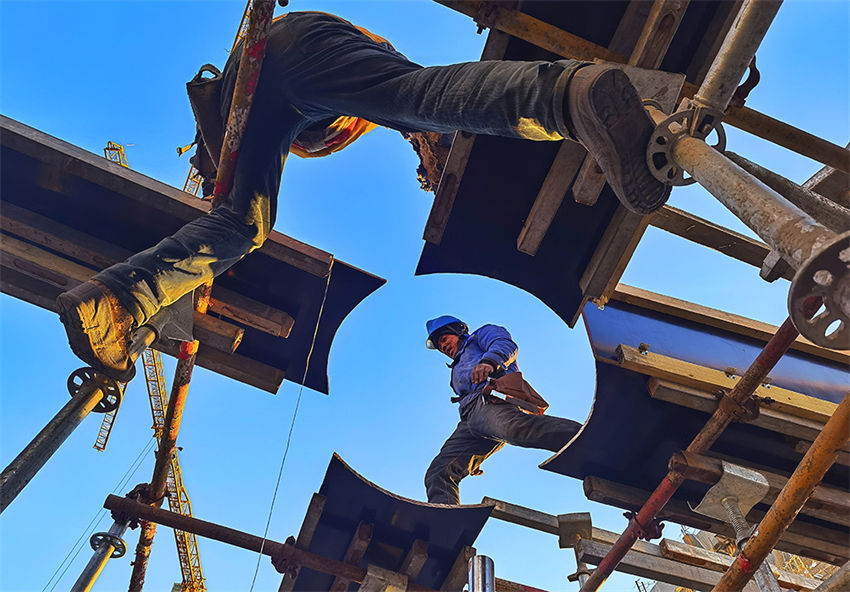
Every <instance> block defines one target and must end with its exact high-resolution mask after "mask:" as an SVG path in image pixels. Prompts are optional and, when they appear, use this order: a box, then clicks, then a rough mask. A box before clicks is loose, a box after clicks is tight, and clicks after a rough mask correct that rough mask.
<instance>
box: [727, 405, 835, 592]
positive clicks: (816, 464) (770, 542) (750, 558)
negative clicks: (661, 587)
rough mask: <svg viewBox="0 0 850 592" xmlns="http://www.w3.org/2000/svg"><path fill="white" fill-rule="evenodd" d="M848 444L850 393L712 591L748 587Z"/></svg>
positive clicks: (733, 591) (735, 590)
mask: <svg viewBox="0 0 850 592" xmlns="http://www.w3.org/2000/svg"><path fill="white" fill-rule="evenodd" d="M848 442H850V394H848V395H845V397H844V400H843V401H841V404H840V405H838V408H837V409H836V410H835V412H833V414H832V417H830V418H829V421H827V422H826V425H825V426H823V430H822V431H821V433H820V434H819V435H818V437H817V438H815V441H814V442H813V443H812V445H811V446H810V447H809V450H808V451H807V452H806V455H805V456H804V457H803V460H801V461H800V464H799V465H798V466H797V469H796V470H795V471H794V472H793V473H792V474H791V476H790V477H789V478H788V481H787V482H786V483H785V486H784V487H783V488H782V491H780V492H779V495H778V496H777V498H776V501H775V502H773V505H772V506H771V507H770V509H769V510H768V511H767V513H766V514H765V515H764V518H762V520H761V522H760V523H759V525H758V526H757V527H756V530H755V533H754V534H753V536H751V537H750V538H749V539H748V540H747V542H746V544H745V545H744V548H743V549H741V553H740V554H739V555H738V556H737V557H736V558H735V561H733V562H732V565H731V566H730V567H729V569H728V570H727V571H726V573H724V574H723V577H722V578H720V581H719V582H718V583H717V584H716V585H715V586H714V589H713V590H712V592H737V591H739V590H741V589H742V588H743V587H744V586H745V585H746V583H747V582H748V581H749V579H750V578H751V577H753V574H754V573H755V572H756V570H758V569H759V567H760V566H761V565H762V563H763V562H764V560H765V558H766V557H767V555H768V553H770V551H771V550H773V547H774V546H775V545H776V542H777V541H778V540H779V537H780V536H782V533H783V532H785V530H786V529H787V528H788V526H789V525H790V524H791V522H792V521H793V520H794V518H795V517H796V516H797V513H798V512H799V511H800V508H802V507H803V504H804V503H806V500H807V499H809V496H810V495H811V494H812V491H814V489H815V487H817V485H818V483H820V482H821V480H822V479H823V476H824V475H825V474H826V472H827V471H828V470H829V468H830V467H831V466H832V465H833V463H834V462H835V459H836V458H837V457H838V451H839V450H840V449H841V448H843V447H844V446H846V445H847V443H848Z"/></svg>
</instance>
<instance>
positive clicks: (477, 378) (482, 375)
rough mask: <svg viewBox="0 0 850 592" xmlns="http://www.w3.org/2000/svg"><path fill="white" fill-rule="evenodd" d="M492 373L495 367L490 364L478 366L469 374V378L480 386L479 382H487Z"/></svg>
mask: <svg viewBox="0 0 850 592" xmlns="http://www.w3.org/2000/svg"><path fill="white" fill-rule="evenodd" d="M492 373H493V366H491V365H490V364H478V365H477V366H475V368H473V369H472V372H470V373H469V377H470V378H471V379H472V382H473V383H474V384H478V383H479V382H484V381H485V380H487V377H488V376H490V374H492Z"/></svg>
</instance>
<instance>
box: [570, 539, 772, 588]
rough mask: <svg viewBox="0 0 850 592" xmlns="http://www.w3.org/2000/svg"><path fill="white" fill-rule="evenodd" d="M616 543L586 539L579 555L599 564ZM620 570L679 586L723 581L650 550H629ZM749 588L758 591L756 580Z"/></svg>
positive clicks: (705, 585) (715, 574)
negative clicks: (648, 551)
mask: <svg viewBox="0 0 850 592" xmlns="http://www.w3.org/2000/svg"><path fill="white" fill-rule="evenodd" d="M611 547H612V545H608V544H605V543H600V542H597V541H588V540H582V541H580V542H579V543H578V545H577V547H576V559H577V560H578V561H584V562H586V563H590V564H592V565H599V563H600V562H601V561H602V559H603V558H604V557H605V555H607V554H608V552H609V551H610V550H611ZM616 570H617V571H619V572H622V573H627V574H631V575H633V576H638V577H641V578H650V579H653V580H656V581H659V582H667V583H669V584H674V585H676V586H685V587H688V588H692V589H695V590H711V588H712V587H714V585H715V584H716V583H717V582H719V581H720V578H721V576H722V574H721V573H719V572H716V571H713V570H710V569H706V568H704V567H697V566H694V565H688V564H686V563H681V562H679V561H674V560H672V559H665V558H664V557H654V556H652V555H648V554H646V553H637V552H635V551H629V552H628V553H626V555H625V556H624V557H623V559H622V561H620V563H619V564H618V565H617V568H616ZM744 590H745V591H746V592H758V587H757V586H756V585H755V582H752V581H750V582H748V583H747V585H746V586H745V587H744Z"/></svg>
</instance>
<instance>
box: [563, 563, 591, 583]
mask: <svg viewBox="0 0 850 592" xmlns="http://www.w3.org/2000/svg"><path fill="white" fill-rule="evenodd" d="M592 573H593V570H592V569H588V568H587V566H586V565H585V566H584V567H580V568H579V569H577V570H575V572H573V573H571V574H569V575H568V576H567V581H568V582H578V581H579V578H581V577H582V576H585V577H588V578H589V577H590V574H592Z"/></svg>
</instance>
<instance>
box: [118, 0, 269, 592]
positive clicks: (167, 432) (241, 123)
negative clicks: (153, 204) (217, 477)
mask: <svg viewBox="0 0 850 592" xmlns="http://www.w3.org/2000/svg"><path fill="white" fill-rule="evenodd" d="M273 13H274V0H254V1H253V3H252V4H251V9H250V14H249V17H248V30H247V33H246V34H245V39H244V44H243V46H242V56H241V60H240V62H239V73H238V75H237V77H236V85H235V88H234V91H233V99H232V102H231V107H230V114H229V117H228V120H227V127H226V129H225V135H224V141H223V143H222V151H221V157H220V159H219V166H218V173H217V177H216V183H215V192H214V195H213V200H212V208H215V207H217V206H219V205H220V204H221V203H222V202H223V201H224V199H225V197H226V196H227V194H228V192H229V191H230V187H231V184H232V180H233V171H234V169H235V165H236V158H237V155H238V152H239V146H240V144H241V142H242V138H243V136H244V135H245V129H246V127H247V124H248V117H249V114H250V112H251V105H252V104H253V99H254V91H255V90H256V87H257V80H258V79H259V76H260V69H261V67H262V63H263V57H264V55H265V46H266V41H267V40H268V33H269V25H270V24H271V20H272V14H273ZM211 289H212V280H210V281H208V282H207V283H205V284H203V285H202V286H200V287H199V288H198V289H197V294H198V295H197V301H196V303H195V310H196V311H198V312H200V313H206V311H207V307H208V306H209V300H210V292H211ZM197 352H198V342H197V341H193V342H192V341H186V342H183V343H182V344H181V347H180V354H179V356H178V360H177V367H176V369H175V372H174V382H173V383H172V392H171V395H170V396H169V399H168V408H167V410H166V415H165V426H164V428H163V432H162V437H161V439H160V444H159V449H158V451H157V455H156V464H155V466H154V470H153V476H152V477H151V482H150V484H149V485H148V486H147V488H146V490H145V492H144V493H143V497H144V498H145V501H147V502H148V503H150V504H153V505H155V506H159V505H160V504H161V503H162V500H163V498H164V497H165V495H166V481H167V479H168V475H169V471H170V470H171V467H172V458H173V455H174V452H175V449H176V446H177V435H178V433H179V431H180V422H181V419H182V416H183V408H184V406H185V403H186V396H187V394H188V391H189V383H190V382H191V380H192V372H193V370H194V368H195V359H196V357H197ZM155 534H156V524H155V523H153V522H143V524H142V533H141V535H140V537H139V542H138V544H137V545H136V557H135V561H134V562H133V572H132V574H131V576H130V586H129V592H140V591H141V590H142V587H143V586H144V581H145V574H146V571H147V566H148V559H149V557H150V551H151V546H152V545H153V539H154V535H155Z"/></svg>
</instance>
